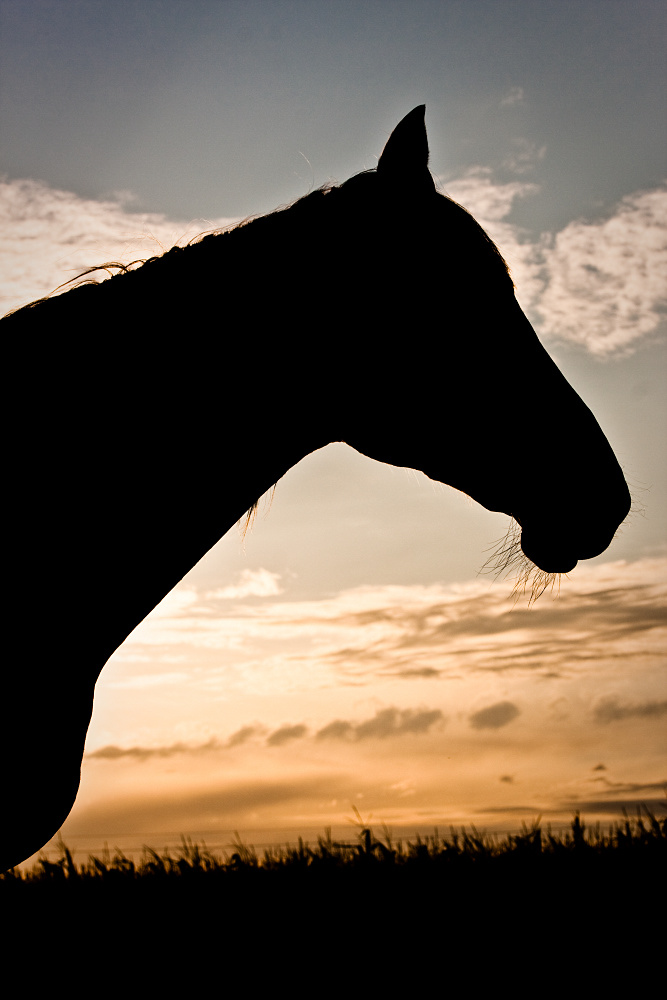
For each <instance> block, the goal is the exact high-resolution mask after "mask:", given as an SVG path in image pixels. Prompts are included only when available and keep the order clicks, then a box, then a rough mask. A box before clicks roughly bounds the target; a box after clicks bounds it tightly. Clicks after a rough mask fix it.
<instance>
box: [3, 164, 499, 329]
mask: <svg viewBox="0 0 667 1000" xmlns="http://www.w3.org/2000/svg"><path fill="white" fill-rule="evenodd" d="M377 185H378V180H377V171H376V170H364V171H361V172H360V173H358V174H355V175H354V176H352V177H351V178H350V179H349V180H347V181H345V182H344V183H342V184H335V183H333V182H327V183H326V184H323V185H322V186H321V187H319V188H316V189H315V190H314V191H310V192H308V193H307V194H305V195H302V197H300V198H297V199H296V201H293V202H290V203H289V204H287V205H281V206H279V207H278V208H276V209H274V210H273V211H271V212H268V213H266V214H265V215H256V216H247V217H246V218H244V219H242V220H241V221H240V222H237V223H234V224H233V225H231V226H225V227H223V228H221V229H213V230H205V231H204V232H201V233H198V234H197V235H196V236H193V237H192V239H190V240H189V241H188V242H187V243H186V244H185V246H179V245H175V246H173V247H171V248H170V249H169V250H167V251H165V252H164V253H159V254H154V255H153V256H151V257H145V258H137V259H136V260H132V261H130V262H129V263H123V262H122V261H105V262H104V263H103V264H97V265H94V266H92V267H89V268H86V270H85V271H82V272H81V273H80V274H78V275H75V276H74V277H73V278H69V279H68V280H67V281H65V282H63V283H62V284H61V285H58V286H57V287H56V288H54V289H53V290H52V291H51V292H49V293H48V294H47V295H44V296H42V297H41V298H39V299H35V300H34V301H32V302H28V303H26V304H25V305H22V306H17V307H16V308H15V309H11V310H10V311H9V312H8V313H7V314H6V317H9V316H14V315H15V314H17V313H20V312H22V311H23V310H29V309H32V308H33V307H34V306H38V305H41V304H43V303H45V302H48V301H50V300H52V299H54V298H58V297H59V296H60V295H61V294H64V293H65V292H68V291H72V290H74V289H75V288H80V287H82V286H84V285H100V284H102V283H103V282H106V281H108V280H109V278H118V277H120V276H122V275H128V274H130V273H134V272H136V271H137V270H139V268H142V267H147V266H149V267H153V266H154V265H157V264H160V263H162V264H164V263H165V262H169V263H173V262H174V261H175V259H176V258H180V255H181V253H182V251H184V250H190V249H191V248H193V247H205V246H207V244H208V241H210V240H214V239H219V238H220V237H229V236H232V235H235V236H236V239H237V241H238V234H239V233H240V232H241V231H243V235H244V237H245V236H252V237H253V238H255V237H259V236H260V235H261V236H264V237H268V238H269V239H270V238H271V237H272V236H273V235H274V234H277V231H278V228H279V227H281V226H282V225H283V224H284V223H285V219H286V217H287V216H290V214H291V219H292V220H293V223H294V224H295V225H296V224H302V225H305V226H306V227H308V226H309V225H310V224H317V223H319V222H320V221H321V220H322V214H323V209H324V208H325V204H326V209H328V208H329V207H331V213H330V214H331V216H333V215H334V213H335V210H336V209H339V208H341V207H343V201H344V197H343V196H346V197H347V196H351V197H350V198H349V201H350V202H351V205H350V206H349V207H352V208H353V209H354V211H353V212H352V213H350V211H349V210H348V211H344V213H343V214H344V215H345V216H346V217H348V220H349V221H350V222H354V221H355V219H356V221H362V219H363V216H364V213H365V206H364V201H365V200H368V196H369V195H370V196H371V199H370V200H371V201H373V200H375V198H374V197H373V196H376V195H377ZM436 198H437V201H435V202H432V203H431V206H429V207H432V206H433V205H436V206H437V208H438V209H439V210H440V212H442V213H443V215H444V214H445V212H446V213H447V214H446V218H445V219H444V220H443V221H446V222H447V223H449V224H450V226H451V223H452V222H453V221H454V222H455V223H456V225H455V226H454V228H455V229H456V232H455V234H453V235H454V239H455V242H456V249H457V256H458V255H460V256H461V257H462V258H465V256H466V252H465V251H466V250H467V249H470V250H471V251H473V252H474V250H480V249H483V250H486V251H487V253H489V254H490V255H491V256H493V257H495V258H496V260H497V261H498V263H499V264H501V265H502V268H503V269H504V271H505V273H506V274H507V275H510V269H509V266H508V265H507V262H506V261H505V259H504V258H503V256H502V254H501V252H500V250H499V249H498V247H497V245H496V244H495V243H494V241H493V240H492V239H491V237H490V236H489V235H488V233H487V232H486V231H485V230H484V229H483V228H482V227H481V226H480V225H479V223H478V222H477V221H476V219H475V218H474V217H473V216H472V215H471V214H470V212H468V211H467V209H465V208H464V207H463V206H462V205H459V204H458V202H455V201H454V200H453V199H452V198H449V197H448V196H447V195H445V194H442V193H441V192H437V193H436ZM445 206H447V208H446V209H445ZM397 208H398V211H399V212H400V208H401V203H400V199H398V205H397ZM384 209H385V212H386V204H385V205H384ZM399 226H400V222H399ZM475 244H476V246H475ZM235 249H236V245H235V247H229V250H230V252H232V253H233V252H234V251H235ZM102 271H106V273H107V277H106V278H95V277H93V275H96V274H99V273H100V272H102Z"/></svg>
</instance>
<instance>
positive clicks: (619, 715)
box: [593, 696, 667, 724]
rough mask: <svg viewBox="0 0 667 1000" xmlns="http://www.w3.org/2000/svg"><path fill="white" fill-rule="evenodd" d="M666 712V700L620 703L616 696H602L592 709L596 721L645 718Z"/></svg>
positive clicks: (605, 721)
mask: <svg viewBox="0 0 667 1000" xmlns="http://www.w3.org/2000/svg"><path fill="white" fill-rule="evenodd" d="M666 714H667V701H645V702H640V703H639V704H637V703H635V704H630V705H628V704H626V705H622V704H621V702H620V701H619V700H618V698H615V697H613V696H610V697H608V698H603V699H602V700H601V701H600V702H598V704H597V705H596V707H595V709H594V711H593V718H594V719H595V721H596V722H601V723H603V724H607V723H608V722H621V721H622V720H623V719H633V718H646V717H647V716H654V717H657V716H660V715H666Z"/></svg>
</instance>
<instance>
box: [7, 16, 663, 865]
mask: <svg viewBox="0 0 667 1000" xmlns="http://www.w3.org/2000/svg"><path fill="white" fill-rule="evenodd" d="M664 22H665V8H664V4H663V3H662V2H653V0H635V2H633V3H628V2H626V0H623V2H616V0H596V2H592V0H577V2H570V0H559V2H558V3H553V4H545V3H544V2H541V0H513V2H509V0H461V2H459V0H441V2H427V0H410V2H409V3H408V2H392V0H382V2H375V0H355V2H347V0H335V2H330V0H329V2H320V0H294V2H284V0H270V2H268V0H267V2H253V0H246V2H233V0H231V2H227V0H187V2H186V0H132V2H126V0H114V2H113V3H108V2H98V0H0V136H1V142H2V145H1V153H2V155H1V158H0V171H1V173H0V212H1V213H2V225H1V226H0V314H4V312H6V311H7V310H9V309H11V308H14V307H16V306H18V305H21V304H23V303H25V302H28V301H30V300H32V299H34V298H37V297H38V296H40V295H44V294H46V293H48V292H50V291H51V290H53V289H54V288H55V287H56V286H57V285H59V284H61V283H62V282H64V281H67V280H68V279H69V278H71V277H73V276H75V275H76V274H78V273H79V272H81V271H82V270H84V269H85V268H86V267H89V266H92V265H95V264H98V263H102V262H104V261H106V260H109V259H111V260H117V259H119V258H122V259H125V260H132V259H134V258H136V257H138V256H149V255H151V254H153V253H155V252H159V250H160V247H163V248H164V249H165V250H166V249H168V248H169V247H170V246H171V245H173V244H174V243H176V242H179V243H181V244H183V243H185V242H187V240H188V239H191V238H192V237H193V236H195V235H196V234H197V233H199V232H201V231H204V230H208V229H211V228H213V227H218V226H222V225H224V224H226V223H231V222H232V221H234V220H238V219H241V218H243V217H245V216H248V215H254V214H261V213H263V212H267V211H269V210H271V209H273V208H275V207H277V206H278V205H282V204H286V203H289V202H290V201H293V200H294V199H296V198H298V197H300V196H301V195H303V194H306V193H307V192H308V191H309V190H311V189H313V188H315V187H318V186H319V185H321V184H323V183H325V182H327V181H331V180H333V181H343V180H345V179H347V178H348V177H349V176H351V175H352V174H354V173H356V172H358V171H360V170H364V169H369V168H372V167H374V166H375V165H376V164H377V158H378V156H379V155H380V153H381V151H382V148H383V145H384V143H385V142H386V139H387V137H388V135H389V133H390V132H391V130H392V129H393V127H394V126H395V125H396V124H397V122H398V121H399V120H400V119H401V118H402V117H403V116H404V115H405V114H406V113H407V112H408V111H410V110H411V109H412V108H413V107H415V106H416V105H418V104H422V103H425V104H426V123H427V129H428V134H429V142H430V148H431V160H430V166H431V170H432V172H433V174H434V176H435V177H436V180H437V184H438V188H439V190H441V191H442V192H443V193H446V194H448V195H450V196H451V197H453V198H454V199H455V200H456V201H459V202H460V203H461V204H463V205H464V206H465V207H466V208H468V209H469V210H470V211H471V212H472V213H473V214H474V215H475V217H476V218H477V219H478V221H479V222H480V223H481V224H482V225H483V226H484V227H485V228H486V229H487V230H488V231H489V233H490V234H491V236H492V237H493V238H494V239H495V240H496V242H497V243H498V244H499V246H500V248H501V250H502V252H503V253H504V255H505V257H506V259H507V260H508V262H509V264H510V267H511V269H512V274H513V278H514V281H515V284H516V286H517V295H518V298H519V301H520V302H521V304H522V306H523V308H524V310H525V312H526V313H527V315H528V316H529V318H530V319H531V321H532V322H533V325H534V326H535V329H536V330H537V332H538V334H539V335H540V337H541V339H542V341H543V342H544V343H545V345H546V346H547V348H548V349H549V351H550V353H551V354H552V356H553V357H554V358H555V359H556V361H557V362H558V364H559V366H560V367H561V369H562V371H563V372H564V373H565V375H566V376H567V378H568V379H569V381H570V382H571V383H572V385H573V386H574V387H575V388H576V389H577V391H578V392H579V393H580V395H581V396H582V397H583V399H584V400H585V402H586V403H587V404H588V405H589V406H590V407H591V409H592V410H593V412H594V413H595V415H596V417H597V418H598V420H599V422H600V424H601V426H602V428H603V430H604V431H605V433H606V435H607V437H608V438H609V440H610V442H611V444H612V447H613V448H614V450H615V452H616V455H617V457H618V459H619V462H620V463H621V465H622V467H623V469H624V472H625V474H626V477H627V480H628V483H629V486H630V489H631V491H632V492H633V496H634V509H633V512H632V514H631V516H630V518H629V519H628V521H627V523H626V524H624V525H623V527H622V528H621V530H620V531H619V534H618V535H617V537H616V539H615V540H614V542H613V543H612V545H611V546H610V548H609V549H608V550H607V551H606V552H605V553H604V554H603V555H602V556H599V557H598V558H596V559H593V560H590V561H588V562H585V563H580V564H579V566H577V568H576V569H575V570H574V571H573V572H572V573H571V574H570V576H569V577H564V578H563V579H562V580H561V584H560V590H559V592H556V591H554V593H547V594H544V595H543V596H542V597H541V598H540V599H539V601H537V603H535V604H533V605H531V606H528V600H527V597H525V596H523V597H519V599H518V600H516V599H515V598H513V597H512V587H513V582H512V580H511V579H505V580H502V579H501V580H494V578H493V576H489V575H488V574H481V575H480V570H481V568H482V567H483V565H484V563H485V561H486V559H487V558H488V555H489V548H490V547H492V546H493V544H494V543H495V542H497V541H498V539H499V538H501V537H502V536H503V535H504V534H505V532H506V530H507V520H508V519H507V518H506V517H505V516H503V515H499V514H493V513H490V512H488V511H486V510H484V509H483V508H482V507H480V506H478V505H477V504H475V503H474V502H473V501H471V500H469V499H468V498H467V497H465V496H463V495H462V494H460V493H457V492H456V491H454V490H452V489H449V488H446V487H444V486H441V485H439V484H435V483H432V482H430V481H429V480H428V479H427V478H426V477H425V476H424V475H422V474H421V473H416V472H413V471H406V470H403V469H396V468H392V467H389V466H384V465H381V464H379V463H376V462H373V461H371V460H370V459H367V458H364V457H363V456H361V455H360V454H358V453H357V452H355V451H353V450H352V449H351V448H349V447H347V446H346V445H343V444H335V445H330V446H329V447H327V448H325V449H323V450H322V451H319V452H316V453H315V454H313V455H311V456H309V457H308V458H307V459H305V460H304V461H302V462H301V463H300V464H299V465H298V466H297V467H295V468H294V469H292V471H291V472H290V473H289V474H288V475H287V476H286V477H285V478H284V479H283V480H281V481H280V483H279V484H278V486H277V488H276V490H275V493H274V495H273V498H272V499H271V498H266V500H265V501H263V503H262V505H261V507H260V511H259V513H258V516H257V517H256V519H255V522H254V524H253V526H252V528H251V530H249V531H248V532H247V533H246V534H245V536H243V533H242V532H241V530H240V529H239V528H233V529H232V530H230V531H229V532H228V533H227V534H226V535H225V537H224V538H222V539H221V541H220V542H219V543H218V545H216V546H215V548H214V549H212V550H211V551H210V552H209V553H208V555H207V556H206V557H205V558H204V559H203V560H202V561H201V562H200V563H199V564H198V565H197V566H196V567H195V568H194V569H193V570H192V572H191V573H190V574H189V575H188V576H187V577H186V578H185V579H184V580H183V582H182V583H181V585H179V587H177V588H176V590H174V591H173V592H172V593H171V594H170V595H169V596H168V597H167V598H166V599H165V601H164V602H163V603H162V604H161V605H160V606H159V607H158V608H157V609H156V610H155V611H154V612H153V613H152V614H151V615H150V616H149V618H148V619H146V621H145V622H144V623H143V624H142V625H140V626H139V627H138V628H137V629H136V630H135V632H134V633H133V634H132V635H131V636H130V637H129V639H128V640H127V641H126V642H125V644H124V645H123V646H122V647H121V648H120V649H119V650H118V651H117V652H116V653H115V654H114V656H113V657H112V659H111V660H110V661H109V663H108V665H107V667H106V668H105V670H104V672H103V674H102V676H101V678H100V680H99V682H98V686H97V691H96V702H95V712H94V716H93V720H92V723H91V726H90V729H89V733H88V741H87V745H86V746H87V749H86V756H85V757H84V765H83V777H82V785H81V791H80V794H79V798H78V800H77V803H76V805H75V807H74V809H73V811H72V813H71V816H70V817H69V819H68V820H67V822H66V824H65V826H64V827H63V831H62V834H63V837H64V839H65V841H66V842H67V843H68V844H69V845H70V846H71V847H73V848H74V849H75V851H76V857H77V859H78V860H83V859H85V857H86V855H87V854H88V852H89V851H99V850H101V849H102V846H103V845H104V843H105V842H107V843H108V844H109V847H110V848H111V849H113V847H115V846H118V847H120V848H122V849H124V850H125V851H128V852H134V853H135V854H138V852H139V851H140V848H141V845H142V844H143V843H147V844H150V845H152V846H154V847H157V848H161V847H163V846H164V845H166V844H171V845H174V844H178V841H179V836H180V834H187V835H191V836H193V837H195V838H198V839H202V838H203V839H204V840H205V841H206V843H207V845H208V846H209V847H211V848H219V849H222V848H225V847H226V846H228V845H229V844H230V843H231V840H232V837H233V831H235V830H237V831H239V833H240V834H241V836H242V837H243V838H244V839H246V840H247V841H249V842H251V843H254V844H256V845H261V844H269V843H275V842H277V841H283V842H284V841H286V840H292V841H294V840H295V839H296V837H297V836H298V835H299V834H302V835H304V836H305V837H310V838H314V837H315V836H316V835H317V833H321V832H322V831H323V830H324V828H325V827H327V826H331V827H333V828H334V833H335V834H336V835H345V836H346V837H348V838H350V837H353V836H354V832H355V831H354V827H353V826H352V825H351V824H350V822H349V820H351V819H353V818H354V809H357V810H358V811H359V813H360V814H361V816H362V817H363V819H364V820H366V821H370V822H371V824H372V825H373V826H374V827H375V828H376V829H377V830H378V832H379V831H380V829H381V824H382V823H386V825H387V826H388V827H390V828H391V829H392V830H393V831H394V832H395V833H396V834H405V833H408V834H409V833H412V832H414V831H416V830H420V831H422V832H431V831H432V830H433V827H435V826H437V827H439V828H440V829H441V830H442V831H446V830H447V829H448V828H449V826H450V825H456V826H460V825H462V824H466V825H468V824H471V823H472V824H475V826H476V827H477V828H479V829H486V830H498V831H502V830H517V829H519V828H520V827H521V824H522V822H523V821H525V822H527V823H530V822H532V821H533V820H534V819H536V818H537V817H542V821H543V823H545V824H546V823H552V824H553V825H554V826H560V825H562V824H564V823H567V822H568V820H569V819H570V818H571V816H572V814H573V812H574V811H575V810H580V811H581V812H582V814H583V815H584V818H585V819H587V820H588V821H590V822H596V821H598V820H599V821H601V822H603V823H606V822H608V821H611V820H612V819H614V818H617V817H620V816H621V814H622V812H621V811H622V808H623V807H625V808H627V809H629V810H631V811H634V810H635V809H636V806H637V804H639V803H646V804H648V805H649V806H650V807H651V808H652V809H654V810H656V811H658V812H662V811H664V809H665V803H666V801H667V800H666V798H665V790H666V788H667V767H666V762H665V753H666V750H667V740H666V738H665V733H666V731H667V727H666V725H665V723H666V721H667V682H666V675H665V666H666V661H667V653H666V650H667V641H666V635H665V632H666V631H667V630H666V628H665V625H666V617H667V616H666V613H665V607H666V597H667V475H666V468H667V462H666V461H665V460H666V457H667V454H666V452H667V449H666V447H665V436H666V435H665V430H666V428H667V413H666V410H667V406H666V404H665V399H666V396H667V392H666V380H665V375H666V371H667V365H666V358H665V353H666V350H665V340H666V338H665V333H666V332H667V323H666V322H665V308H666V304H667V303H666V297H665V277H666V275H667V189H666V187H665V174H666V172H667V171H666V162H665V140H664V135H665V133H664V107H665V89H666V88H665V81H666V78H667V74H666V72H665V56H664V37H665V30H664V29H665V23H664ZM304 252H305V251H304ZM369 253H372V247H369ZM295 266H296V267H297V268H298V262H295ZM258 282H259V284H260V285H261V275H258ZM215 294H216V296H218V297H219V298H220V301H221V309H224V304H225V301H228V302H229V303H230V304H231V303H233V301H234V289H233V288H225V287H224V286H223V287H222V288H221V289H216V290H215ZM226 297H227V299H226ZM286 318H288V317H286ZM276 319H277V322H280V320H281V316H280V315H277V317H276ZM173 333H179V331H171V330H165V338H168V337H170V336H172V335H173ZM262 333H263V331H262V330H256V331H255V330H251V331H248V330H242V331H238V333H237V334H234V335H238V336H248V335H249V334H251V335H252V338H253V343H255V344H257V343H259V344H261V337H262ZM90 335H91V337H94V335H95V329H94V324H91V330H90ZM138 335H139V334H138ZM224 335H230V334H229V333H228V332H227V333H225V334H224ZM433 335H434V334H433V332H432V331H429V332H428V335H426V336H425V337H424V339H423V341H422V342H420V344H419V345H418V349H419V350H421V351H422V352H423V354H424V363H425V364H428V336H433ZM415 349H417V345H415ZM222 374H223V375H224V376H225V377H227V378H230V379H233V378H237V377H238V375H237V373H227V374H226V375H225V373H222ZM277 389H278V390H279V386H277ZM263 402H264V401H262V400H256V399H249V405H252V406H253V407H255V406H262V405H263ZM532 402H533V401H531V400H530V398H529V397H528V398H526V399H516V398H510V397H507V398H506V397H505V396H504V395H503V387H502V385H500V386H499V387H498V401H497V404H498V424H497V426H495V427H493V428H489V433H490V434H494V435H498V436H499V446H501V447H503V446H504V447H511V443H512V437H513V436H514V435H517V434H520V433H521V425H522V421H523V420H531V419H534V414H533V413H532V412H531V409H530V408H531V406H532ZM543 402H544V401H540V405H541V404H542V403H543ZM547 402H548V401H547ZM522 407H526V408H527V409H526V411H525V412H524V411H523V410H522ZM224 433H225V428H221V440H223V439H224ZM446 434H447V428H443V441H444V440H445V439H446ZM581 502H582V504H585V503H586V497H585V496H582V497H581ZM85 585H86V582H85V581H82V586H85ZM34 600H35V606H36V608H37V609H38V608H39V604H40V602H47V601H48V600H49V594H48V592H45V590H44V588H43V587H42V585H41V580H40V575H39V567H37V571H36V575H35V593H34ZM38 619H39V611H38V610H36V620H37V621H38ZM67 658H68V651H67V649H57V650H54V652H53V665H52V666H53V670H54V671H57V672H58V673H59V674H61V675H66V665H67ZM29 683H30V680H29V678H28V679H27V684H29Z"/></svg>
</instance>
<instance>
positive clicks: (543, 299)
mask: <svg viewBox="0 0 667 1000" xmlns="http://www.w3.org/2000/svg"><path fill="white" fill-rule="evenodd" d="M542 255H543V261H544V264H543V270H542V280H543V282H544V288H543V291H542V293H541V294H540V295H539V297H538V298H537V300H536V301H535V302H534V308H535V309H536V311H537V312H538V314H539V316H540V317H541V324H540V329H541V331H542V332H543V333H544V334H545V335H546V336H549V337H553V338H555V339H558V340H563V341H568V342H571V343H575V344H579V345H581V346H583V347H585V348H586V349H587V350H588V351H589V352H590V353H591V354H595V355H597V356H599V357H603V356H605V355H609V354H624V353H626V354H627V353H630V352H631V351H633V350H634V349H635V348H636V346H637V343H638V342H639V341H641V340H644V339H646V338H647V337H649V336H650V335H651V334H654V333H655V332H656V331H657V330H658V328H659V326H660V324H661V323H664V319H665V314H666V311H667V285H666V284H665V274H667V188H659V189H656V190H652V191H640V192H637V193H636V194H632V195H628V197H626V198H624V199H623V200H622V201H621V202H620V204H619V205H617V206H616V208H615V210H614V212H613V214H612V215H611V216H610V217H609V218H608V219H606V220H604V221H602V222H580V221H578V222H571V223H570V224H569V225H568V226H566V227H565V229H563V230H561V232H559V233H557V234H556V235H555V236H553V237H550V238H548V239H546V241H545V245H544V249H543V251H542Z"/></svg>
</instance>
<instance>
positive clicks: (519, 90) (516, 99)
mask: <svg viewBox="0 0 667 1000" xmlns="http://www.w3.org/2000/svg"><path fill="white" fill-rule="evenodd" d="M523 100H524V91H523V87H510V89H509V90H508V91H507V93H506V94H505V95H504V97H502V98H501V101H500V106H501V108H509V107H513V106H514V105H515V104H523Z"/></svg>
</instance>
